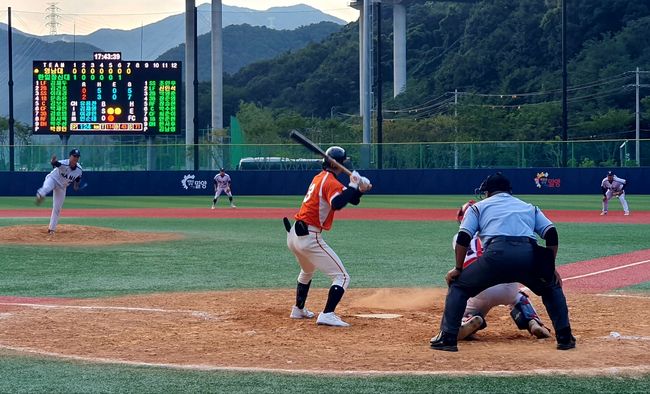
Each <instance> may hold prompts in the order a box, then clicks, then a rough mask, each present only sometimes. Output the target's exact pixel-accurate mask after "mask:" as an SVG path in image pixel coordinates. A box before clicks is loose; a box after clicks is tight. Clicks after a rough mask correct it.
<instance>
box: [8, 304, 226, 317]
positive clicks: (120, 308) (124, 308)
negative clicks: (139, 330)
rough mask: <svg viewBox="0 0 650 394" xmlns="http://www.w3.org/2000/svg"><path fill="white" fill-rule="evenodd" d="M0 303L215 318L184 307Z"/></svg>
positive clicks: (47, 307)
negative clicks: (181, 314) (180, 314)
mask: <svg viewBox="0 0 650 394" xmlns="http://www.w3.org/2000/svg"><path fill="white" fill-rule="evenodd" d="M0 305H5V306H23V307H27V308H34V309H81V310H90V311H94V310H117V311H127V312H152V313H183V314H189V315H192V316H194V317H200V318H203V319H206V320H207V319H216V317H215V316H212V315H210V314H209V313H208V312H203V311H192V310H186V309H160V308H138V307H127V306H97V305H46V304H30V303H21V302H0Z"/></svg>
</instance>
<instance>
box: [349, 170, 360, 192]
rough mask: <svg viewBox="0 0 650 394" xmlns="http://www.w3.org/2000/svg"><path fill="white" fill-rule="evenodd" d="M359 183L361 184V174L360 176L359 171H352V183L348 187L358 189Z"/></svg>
mask: <svg viewBox="0 0 650 394" xmlns="http://www.w3.org/2000/svg"><path fill="white" fill-rule="evenodd" d="M359 182H361V174H359V173H358V172H357V171H352V174H350V183H349V184H348V186H350V187H353V188H355V189H358V188H359Z"/></svg>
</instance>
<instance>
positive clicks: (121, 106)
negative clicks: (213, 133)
mask: <svg viewBox="0 0 650 394" xmlns="http://www.w3.org/2000/svg"><path fill="white" fill-rule="evenodd" d="M116 57H117V59H115V57H113V59H115V60H110V59H107V60H103V59H102V58H101V57H99V58H98V56H97V55H95V56H94V58H95V59H97V60H89V61H79V60H71V61H34V63H33V65H34V67H33V81H34V85H33V87H34V90H33V98H34V100H33V104H34V107H33V108H34V134H49V135H72V134H147V135H161V134H173V133H178V132H180V130H181V128H180V118H181V116H180V114H181V113H180V97H181V88H182V85H181V76H182V73H181V62H179V61H126V60H121V59H120V58H119V56H116Z"/></svg>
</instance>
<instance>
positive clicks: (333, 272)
mask: <svg viewBox="0 0 650 394" xmlns="http://www.w3.org/2000/svg"><path fill="white" fill-rule="evenodd" d="M287 246H288V247H289V250H291V251H292V252H293V254H294V255H296V260H297V261H298V264H299V265H300V274H299V275H298V282H300V283H302V284H307V283H309V281H310V280H311V278H312V277H313V276H314V272H316V270H319V271H321V272H322V273H324V274H325V275H327V276H328V277H329V278H330V279H332V286H334V285H337V286H341V287H342V288H343V289H347V288H348V286H349V285H350V275H349V274H348V272H347V271H346V270H345V267H344V266H343V262H341V259H340V258H339V256H337V255H336V253H335V252H334V250H332V248H330V247H329V246H328V245H327V243H325V240H324V239H323V237H322V236H321V233H320V231H318V229H316V228H314V227H312V226H309V234H307V235H304V236H302V237H299V236H298V235H296V230H295V225H294V226H292V227H291V231H289V233H287Z"/></svg>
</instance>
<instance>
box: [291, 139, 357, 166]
mask: <svg viewBox="0 0 650 394" xmlns="http://www.w3.org/2000/svg"><path fill="white" fill-rule="evenodd" d="M289 137H291V138H292V139H293V140H296V141H297V142H298V143H300V144H301V145H302V146H304V147H305V148H307V149H309V150H310V151H312V152H314V153H316V154H317V155H320V156H321V157H323V158H324V159H325V160H327V161H328V162H329V163H330V165H332V167H336V168H339V169H340V170H341V171H343V173H345V174H347V175H348V176H350V175H352V171H350V170H348V169H347V168H346V167H345V166H344V165H343V164H341V163H339V162H338V161H336V160H334V159H332V158H331V157H329V156H328V155H327V153H325V151H324V150H322V149H321V148H320V146H318V145H316V144H315V143H314V142H313V141H312V140H310V139H309V138H307V137H305V136H304V135H302V134H301V133H300V132H299V131H298V130H291V133H289Z"/></svg>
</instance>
